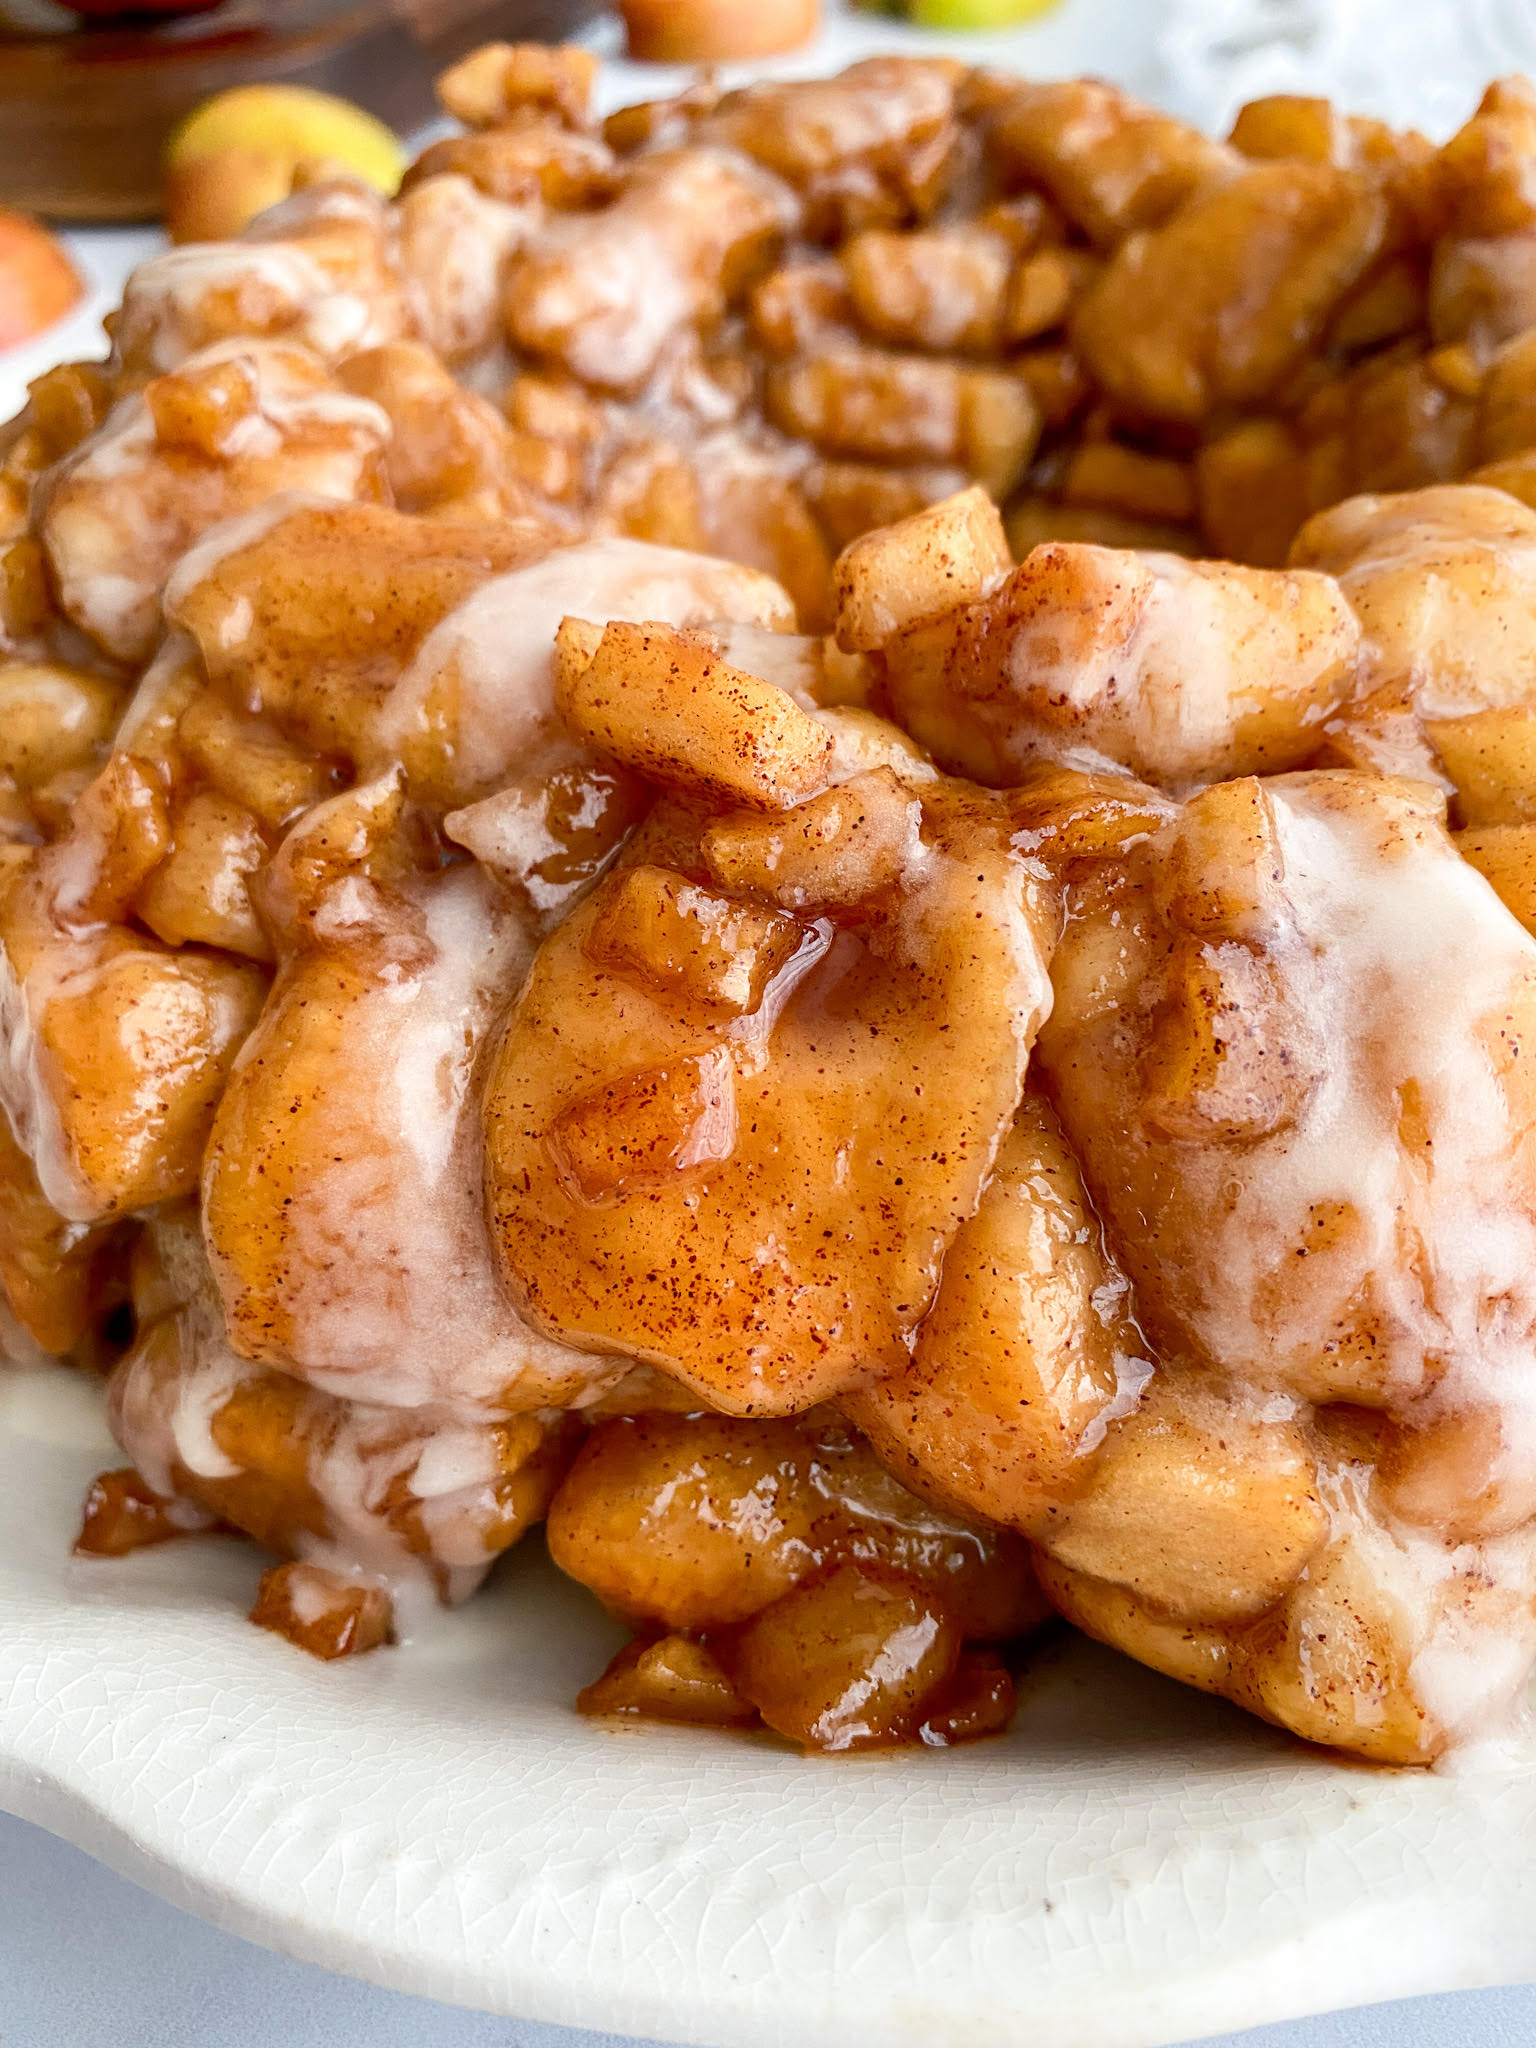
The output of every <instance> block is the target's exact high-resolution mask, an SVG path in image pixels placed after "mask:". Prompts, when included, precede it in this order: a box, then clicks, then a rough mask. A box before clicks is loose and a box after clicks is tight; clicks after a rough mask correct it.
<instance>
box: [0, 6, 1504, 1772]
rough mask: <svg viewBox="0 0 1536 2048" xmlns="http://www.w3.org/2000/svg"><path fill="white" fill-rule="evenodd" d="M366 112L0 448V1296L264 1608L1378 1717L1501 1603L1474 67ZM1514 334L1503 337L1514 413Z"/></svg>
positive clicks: (1424, 1709)
mask: <svg viewBox="0 0 1536 2048" xmlns="http://www.w3.org/2000/svg"><path fill="white" fill-rule="evenodd" d="M599 88H600V80H599V78H598V75H597V67H596V63H595V60H594V59H593V58H592V57H591V55H590V54H589V53H588V52H586V51H584V50H580V49H576V48H566V49H548V48H544V47H542V46H533V45H528V46H517V47H513V46H508V45H495V46H491V47H488V48H486V49H483V50H480V51H477V52H475V53H474V54H473V55H472V56H470V57H468V58H466V59H465V60H464V61H463V62H462V63H461V64H460V65H458V66H457V67H455V69H454V70H453V71H451V72H449V73H448V74H447V75H446V76H445V77H444V78H443V80H442V81H441V83H440V90H441V96H442V100H443V104H444V106H445V109H446V110H447V111H448V113H449V114H451V115H452V116H454V117H455V118H456V120H457V121H458V123H459V126H460V132H458V133H456V134H453V135H451V136H449V137H447V138H446V139H444V140H441V141H438V142H434V143H433V144H431V145H430V146H429V147H428V148H427V149H426V150H425V151H424V152H423V154H422V155H421V157H420V158H419V159H418V161H417V162H416V164H415V165H414V166H413V167H412V169H411V170H410V172H409V173H408V175H407V177H406V179H405V182H404V184H403V186H402V188H401V191H400V194H399V196H398V197H397V198H395V199H394V200H391V201H386V200H384V199H381V198H380V197H378V195H377V194H373V193H370V192H368V191H366V190H364V189H363V188H361V187H359V186H355V185H352V184H350V183H347V182H345V181H344V180H342V179H340V178H337V177H333V176H330V175H326V176H320V175H319V174H316V176H315V177H314V178H313V179H310V180H307V181H305V182H303V183H302V184H301V187H300V189H297V190H296V191H295V192H294V193H293V194H292V196H291V197H289V198H287V199H285V200H283V201H282V202H281V203H280V204H279V205H277V206H276V207H274V208H272V209H271V210H269V211H268V212H267V213H265V214H263V215H261V216H260V217H259V218H258V219H257V220H256V221H255V222H254V223H253V224H252V226H251V227H250V228H249V229H248V230H247V231H246V232H245V233H244V235H242V236H241V238H240V239H238V240H236V241H231V242H227V243H207V244H196V243H193V244H187V245H184V246H181V247H178V248H176V249H173V250H170V251H168V252H166V253H164V254H161V255H156V256H153V257H151V258H150V259H148V261H146V262H145V263H143V264H141V265H140V266H139V267H138V269H137V270H136V271H135V272H134V273H133V275H132V277H131V278H130V280H129V283H128V285H127V288H126V290H125V293H124V298H123V303H122V306H121V308H120V310H119V311H118V313H117V314H116V315H114V316H113V319H112V322H111V340H112V354H111V356H110V358H109V359H108V360H107V361H106V362H104V363H89V364H67V365H64V366H62V367H60V368H58V369H56V370H54V371H51V372H49V373H48V374H47V375H46V376H44V377H42V378H40V379H39V380H38V381H37V382H36V383H35V384H34V385H33V386H32V387H31V394H30V399H29V403H28V405H27V407H26V408H25V410H24V411H23V412H22V413H21V415H20V416H19V417H18V418H17V420H15V421H14V422H13V423H12V424H11V425H10V426H9V427H7V428H5V429H3V430H0V1104H3V1107H4V1111H5V1114H4V1116H3V1117H0V1289H3V1302H0V1340H3V1349H4V1352H5V1354H6V1356H7V1357H8V1358H9V1359H10V1360H11V1361H13V1362H14V1363H15V1364H16V1365H18V1366H28V1365H40V1364H41V1363H43V1362H44V1361H45V1360H50V1359H51V1360H58V1361H64V1362H66V1363H68V1364H69V1365H71V1366H73V1367H74V1368H75V1369H77V1370H80V1371H83V1372H88V1373H94V1374H98V1375H100V1376H101V1377H102V1378H103V1379H104V1382H105V1401H106V1407H107V1412H108V1416H109V1419H110V1422H111V1425H112V1428H113V1431H114V1433H115V1435H116V1437H117V1440H118V1442H119V1443H120V1445H121V1446H122V1449H123V1452H124V1455H125V1458H126V1460H127V1461H128V1462H127V1463H126V1464H125V1466H124V1467H123V1468H122V1469H121V1470H117V1471H113V1472H108V1473H104V1474H103V1475H102V1476H101V1478H100V1479H98V1480H97V1482H96V1483H95V1485H94V1486H93V1488H92V1490H91V1493H90V1497H89V1499H88V1501H87V1503H86V1510H85V1518H84V1524H83V1528H82V1533H81V1537H80V1548H81V1550H82V1552H83V1553H85V1554H87V1555H120V1554H122V1553H125V1552H128V1551H131V1550H133V1549H136V1548H137V1547H139V1546H140V1545H143V1544H146V1543H153V1542H160V1541H166V1540H170V1539H172V1538H181V1537H187V1536H190V1535H192V1534H194V1533H196V1532H197V1531H199V1530H206V1529H210V1528H214V1527H223V1528H234V1529H237V1530H240V1531H243V1532H245V1533H246V1534H247V1535H248V1536H250V1537H252V1538H253V1539H254V1540H255V1541H256V1542H257V1543H259V1544H260V1545H261V1546H263V1548H264V1549H265V1550H266V1551H268V1552H269V1553H271V1555H272V1557H273V1560H274V1562H273V1563H272V1565H271V1568H270V1569H269V1570H268V1571H267V1572H266V1575H265V1577H264V1578H263V1580H262V1582H261V1589H260V1592H259V1595H258V1598H257V1602H256V1606H255V1609H254V1610H253V1618H254V1619H255V1620H256V1621H258V1622H259V1623H261V1624H262V1625H264V1626H266V1627H269V1628H272V1629H275V1630H278V1631H279V1632H281V1633H282V1634H284V1635H286V1636H288V1637H289V1638H290V1639H291V1640H292V1641H293V1642H295V1643H297V1644H299V1645H300V1646H302V1647H303V1648H306V1649H308V1650H310V1651H312V1652H314V1653H315V1654H316V1655H319V1656H321V1657H327V1658H330V1657H338V1656H343V1655H348V1654H356V1653H358V1652H361V1651H365V1650H370V1649H373V1648H375V1647H377V1646H379V1645H382V1644H384V1643H386V1642H388V1641H390V1640H391V1639H394V1638H398V1637H400V1636H402V1635H405V1634H408V1633H409V1632H410V1629H411V1627H412V1625H413V1622H412V1617H413V1615H414V1614H415V1613H417V1612H418V1611H419V1607H420V1603H422V1602H432V1601H441V1602H445V1603H454V1602H457V1601H460V1600H462V1599H465V1598H467V1597H468V1596H470V1595H471V1594H472V1593H473V1592H474V1590H475V1588H476V1587H477V1586H478V1585H479V1584H480V1582H481V1581H482V1580H483V1578H484V1577H485V1575H486V1573H487V1572H488V1571H489V1570H490V1568H491V1567H492V1565H493V1564H494V1562H495V1560H496V1558H497V1557H498V1556H499V1555H500V1554H501V1553H502V1552H504V1551H506V1550H507V1549H509V1548H510V1547H511V1546H512V1545H513V1544H515V1543H516V1542H517V1540H518V1539H519V1537H521V1536H522V1535H523V1534H524V1532H525V1531H527V1530H528V1529H529V1528H531V1527H533V1526H535V1525H537V1524H540V1523H542V1524H544V1525H545V1529H546V1540H547V1543H548V1546H549V1550H550V1554H551V1555H552V1557H553V1558H554V1560H555V1562H556V1563H557V1564H558V1565H559V1566H560V1567H561V1568H562V1569H563V1570H564V1571H565V1572H566V1573H568V1574H569V1575H570V1576H571V1577H572V1578H573V1579H574V1580H577V1581H579V1582H580V1583H581V1584H583V1585H585V1586H586V1587H588V1588H590V1590H591V1591H592V1593H593V1594H594V1595H595V1596H596V1597H597V1598H598V1599H599V1600H600V1601H601V1602H602V1603H603V1604H604V1606H605V1607H606V1608H607V1609H608V1610H609V1611H610V1612H611V1613H612V1614H613V1615H614V1616H616V1617H618V1618H619V1619H620V1620H621V1621H622V1622H623V1623H625V1624H626V1625H627V1626H628V1628H629V1629H630V1630H631V1631H632V1634H633V1640H632V1641H631V1642H630V1643H629V1645H628V1646H627V1647H626V1648H625V1649H624V1650H622V1651H621V1652H620V1653H619V1655H618V1656H617V1657H616V1658H615V1659H614V1660H613V1662H612V1663H611V1664H610V1666H609V1668H608V1669H607V1671H606V1672H604V1673H602V1674H600V1675H599V1674H596V1673H594V1674H593V1683H592V1684H591V1685H589V1686H588V1688H587V1689H586V1691H585V1692H584V1693H583V1694H582V1695H581V1698H580V1701H579V1704H580V1706H581V1708H582V1709H583V1711H586V1712H590V1713H594V1714H604V1715H614V1714H620V1715H641V1716H652V1717H659V1718H663V1719H671V1720H675V1721H681V1722H690V1723H695V1724H700V1725H706V1726H712V1727H716V1728H736V1729H750V1728H767V1729H770V1730H773V1731H775V1732H776V1733H777V1734H778V1735H779V1736H781V1737H785V1738H788V1739H789V1740H791V1741H793V1742H796V1743H798V1744H801V1745H802V1746H804V1747H807V1748H813V1749H823V1750H834V1751H844V1750H860V1749H865V1748H870V1747H880V1746H886V1745H891V1744H899V1743H910V1742H922V1743H927V1744H932V1745H944V1744H948V1743H953V1742H960V1741H965V1740H970V1739H974V1738H977V1737H981V1736H986V1735H989V1734H993V1733H996V1732H998V1731H999V1730H1000V1729H1002V1728H1003V1727H1005V1726H1006V1725H1007V1722H1008V1719H1009V1716H1010V1713H1011V1712H1012V1708H1013V1701H1014V1691H1013V1673H1014V1672H1015V1671H1016V1670H1017V1669H1018V1668H1019V1662H1020V1659H1021V1657H1022V1656H1025V1655H1027V1654H1028V1652H1027V1647H1023V1646H1027V1644H1028V1641H1029V1639H1030V1638H1031V1637H1032V1635H1033V1634H1034V1633H1035V1632H1037V1631H1038V1630H1039V1629H1041V1628H1042V1627H1044V1626H1046V1625H1047V1624H1048V1623H1049V1622H1050V1621H1051V1620H1052V1618H1053V1617H1055V1616H1064V1617H1065V1618H1066V1620H1067V1621H1069V1622H1071V1623H1073V1624H1075V1625H1076V1626H1077V1627H1078V1628H1080V1629H1082V1630H1084V1631H1086V1632H1087V1633H1088V1634H1090V1635H1093V1636H1096V1637H1098V1638H1099V1639H1101V1640H1102V1641H1104V1642H1107V1643H1110V1644H1112V1645H1114V1646H1116V1647H1118V1648H1120V1649H1122V1650H1125V1651H1127V1652H1128V1653H1129V1654H1130V1655H1132V1656H1134V1657H1137V1658H1139V1659H1141V1660H1142V1661H1144V1662H1145V1663H1147V1664H1149V1665H1151V1666H1153V1667H1154V1668H1156V1669H1158V1670H1160V1671H1163V1672H1165V1673H1168V1674H1169V1675H1171V1676H1172V1677H1174V1678H1177V1679H1180V1680H1182V1681H1184V1682H1185V1683H1187V1684H1190V1685H1193V1686H1197V1687H1200V1688H1202V1689H1204V1690H1206V1691H1210V1692H1215V1693H1220V1694H1223V1695H1225V1696H1226V1697H1228V1698H1230V1699H1232V1700H1235V1701H1237V1702H1238V1703H1240V1704H1241V1705H1242V1706H1244V1707H1246V1708H1248V1709H1249V1710H1251V1711H1252V1712H1253V1713H1255V1714H1258V1715H1261V1716H1263V1717H1265V1718H1267V1719H1268V1720H1271V1721H1273V1722H1276V1723H1278V1724H1279V1725H1281V1726H1282V1727H1284V1728H1287V1729H1290V1730H1292V1731H1293V1732H1294V1733H1295V1734H1297V1735H1299V1736H1301V1737H1304V1738H1306V1739H1308V1740H1310V1741H1313V1742H1317V1743H1322V1744H1326V1745H1330V1746H1333V1747H1335V1748H1338V1749H1341V1750H1345V1751H1348V1752H1352V1753H1353V1754H1355V1755H1358V1756H1361V1757H1364V1758H1368V1759H1371V1760H1375V1761H1379V1762H1385V1763H1394V1764H1423V1763H1429V1762H1433V1761H1434V1760H1435V1759H1437V1758H1438V1757H1439V1756H1441V1755H1442V1754H1443V1753H1444V1752H1446V1751H1447V1750H1448V1749H1450V1748H1452V1747H1453V1746H1454V1745H1456V1744H1458V1743H1463V1742H1466V1741H1468V1740H1470V1739H1472V1738H1474V1737H1477V1736H1479V1735H1481V1734H1483V1733H1485V1732H1487V1731H1489V1730H1491V1729H1493V1728H1495V1727H1497V1725H1498V1723H1499V1721H1500V1717H1501V1716H1504V1715H1506V1714H1507V1713H1508V1712H1509V1711H1510V1709H1511V1708H1512V1706H1513V1704H1514V1702H1515V1701H1516V1700H1517V1698H1518V1697H1519V1695H1520V1693H1521V1690H1522V1687H1523V1685H1524V1682H1525V1680H1526V1678H1527V1675H1528V1673H1529V1671H1530V1669H1531V1666H1532V1664H1533V1662H1536V509H1533V508H1536V200H1533V199H1532V198H1531V196H1530V195H1531V193H1533V192H1536V92H1533V91H1532V89H1531V88H1530V87H1529V86H1528V85H1526V84H1525V83H1524V82H1523V81H1521V80H1507V81H1504V82H1502V83H1499V84H1497V85H1494V86H1493V87H1491V88H1490V89H1489V91H1488V93H1487V95H1486V96H1485V98H1484V100H1483V102H1482V104H1481V106H1480V107H1479V108H1478V110H1477V111H1476V113H1475V114H1474V115H1473V116H1472V118H1471V119H1470V120H1469V121H1468V122H1467V124H1466V125H1465V126H1464V127H1463V128H1462V129H1461V130H1460V131H1459V132H1458V133H1457V134H1456V135H1455V136H1453V137H1452V139H1451V140H1450V141H1449V142H1448V143H1445V144H1444V145H1442V146H1436V145H1434V144H1432V143H1431V142H1429V141H1428V140H1426V139H1425V138H1424V137H1422V136H1419V135H1416V134H1413V133H1408V132H1399V131H1395V130H1392V129H1390V128H1387V127H1386V126H1384V125H1383V124H1381V123H1379V122H1374V121H1365V120H1358V119H1353V118H1350V117H1347V116H1344V115H1341V114H1338V113H1336V112H1335V111H1334V110H1333V109H1332V108H1330V107H1328V106H1327V105H1326V104H1325V103H1323V102H1320V101H1314V100H1304V99H1298V98H1292V97H1278V98H1272V99H1268V100H1263V101H1259V102H1256V103H1254V104H1253V105H1251V106H1249V107H1246V108H1245V109H1244V110H1243V111H1242V113H1241V114H1240V115H1239V117H1238V119H1237V121H1236V123H1235V125H1234V127H1233V130H1232V133H1231V135H1230V136H1229V137H1228V138H1227V139H1226V140H1225V141H1215V140H1212V139H1211V138H1209V137H1207V136H1204V135H1202V134H1200V133H1199V132H1197V131H1196V130H1194V129H1192V128H1189V127H1188V126H1186V125H1185V124H1183V123H1181V122H1179V121H1177V120H1174V119H1173V118H1171V117H1169V116H1165V115H1163V114H1160V113H1158V112H1156V111H1155V110H1153V109H1151V108H1149V107H1146V106H1143V105H1141V104H1140V103H1138V102H1136V101H1134V100H1132V99H1130V98H1128V97H1127V96H1126V95H1124V94H1123V93H1120V92H1118V91H1117V90H1115V89H1114V88H1112V87H1109V86H1105V85H1100V84H1095V83H1091V82H1076V83H1053V84H1032V83H1026V82H1024V81H1021V80H1018V79H1013V78H1009V77H1006V76H1003V75H1001V74H998V73H995V72H991V71H982V70H972V69H967V68H966V67H964V66H963V65H961V64H959V63H955V62H951V61H949V60H947V59H940V58H936V57H933V58H913V57H903V58H896V57H889V58H879V59H873V60H870V61H869V62H866V63H864V64H860V65H856V66H854V67H853V68H852V70H850V71H848V72H846V73H844V74H843V75H841V76H840V77H837V78H830V79H815V80H808V81H801V82H797V83H760V84H756V85H749V86H745V87H742V88H740V89H737V90H735V91H729V92H726V91H722V90H720V89H718V88H717V87H716V86H715V85H714V84H712V83H711V82H709V81H708V80H700V81H698V82H696V83H695V84H693V85H691V86H689V87H688V88H687V89H685V90H683V91H681V92H680V93H678V94H677V95H676V96H674V97H673V98H670V99H668V100H665V101H659V102H656V103H653V104H650V105H646V106H639V107H628V108H622V109H619V110H617V111H613V112H610V113H609V114H608V115H607V117H606V118H605V119H600V118H599V117H598V114H597V113H596V111H595V101H596V96H597V94H598V91H599ZM1528 387H1529V388H1528Z"/></svg>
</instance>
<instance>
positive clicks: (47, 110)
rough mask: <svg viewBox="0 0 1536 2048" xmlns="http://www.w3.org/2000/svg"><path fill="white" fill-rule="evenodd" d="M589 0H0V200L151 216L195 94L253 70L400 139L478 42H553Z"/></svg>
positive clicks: (83, 215) (35, 207) (64, 212)
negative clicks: (176, 131) (345, 102)
mask: <svg viewBox="0 0 1536 2048" xmlns="http://www.w3.org/2000/svg"><path fill="white" fill-rule="evenodd" d="M600 11H601V6H600V0H222V4H220V5H218V6H215V7H212V8H210V9H208V10H207V11H205V12H202V13H198V14H188V15H183V16H179V17H177V18H175V19H167V20H163V21H148V20H145V19H143V18H142V17H141V18H139V19H137V20H116V21H101V22H95V23H91V24H86V23H84V22H82V20H81V18H80V16H78V15H76V14H72V13H69V12H67V11H66V10H65V9H64V8H62V7H59V6H55V5H53V4H52V0H0V204H3V205H6V206H19V207H22V208H25V209H26V210H28V211H29V212H33V213H41V214H43V215H45V216H46V217H48V218H50V219H53V220H61V221H134V220H148V219H152V218H153V217H154V215H155V214H157V213H158V212H159V210H160V156H161V151H162V149H163V148H164V145H165V139H166V137H167V136H168V135H169V133H170V131H171V129H172V128H173V127H174V126H175V125H176V123H177V122H178V121H179V120H180V119H181V117H182V115H183V114H185V113H186V112H187V111H188V110H189V109H190V108H192V107H194V106H196V104H197V103H198V101H199V100H204V99H207V98H208V96H209V95H210V94H211V93H216V92H222V91H223V90H224V89H225V87H226V86H231V85H244V84H248V83H250V82H252V81H254V80H261V81H264V82H269V83H270V82H277V81H281V82H283V83H286V84H292V85H313V86H318V87H320V88H321V89H322V90H323V91H326V92H335V93H340V94H342V95H343V96H344V97H345V98H347V99H351V100H356V101H358V102H359V103H360V104H361V105H362V106H365V107H368V108H369V109H371V110H372V112H374V113H375V114H377V115H379V116H380V118H381V119H383V120H385V121H387V122H388V123H389V125H390V126H391V127H392V128H396V129H398V130H400V131H401V132H402V133H404V132H408V131H409V130H410V129H412V128H416V127H419V126H420V125H421V123H422V122H423V121H426V120H429V119H430V118H431V116H432V114H433V112H434V111H435V105H434V102H433V98H432V80H433V77H434V76H435V74H436V73H437V72H439V71H440V70H442V68H443V67H444V66H445V65H446V64H451V63H452V62H453V61H454V60H455V58H458V57H461V56H462V55H463V54H464V52H465V51H466V50H470V49H473V48H474V47H475V45H476V44H477V43H483V42H491V41H495V40H512V41H516V40H521V39H529V38H539V39H542V40H546V41H557V40H558V39H559V38H560V36H562V35H564V34H569V33H570V31H571V30H572V29H574V28H576V27H578V26H579V25H580V24H581V23H582V22H583V21H586V20H588V19H590V18H591V17H592V16H593V15H594V14H597V13H598V12H600Z"/></svg>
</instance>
